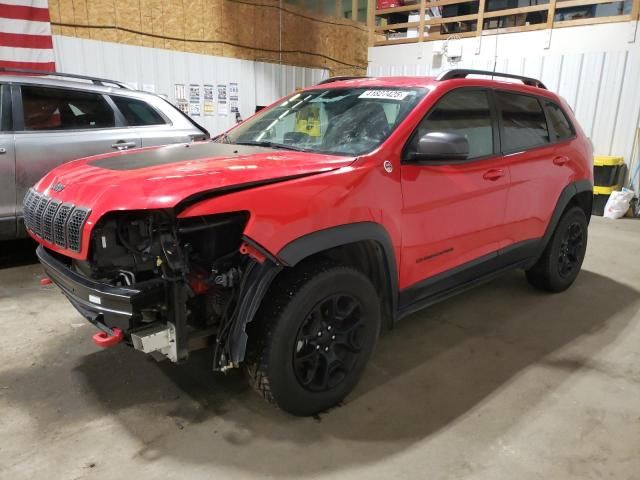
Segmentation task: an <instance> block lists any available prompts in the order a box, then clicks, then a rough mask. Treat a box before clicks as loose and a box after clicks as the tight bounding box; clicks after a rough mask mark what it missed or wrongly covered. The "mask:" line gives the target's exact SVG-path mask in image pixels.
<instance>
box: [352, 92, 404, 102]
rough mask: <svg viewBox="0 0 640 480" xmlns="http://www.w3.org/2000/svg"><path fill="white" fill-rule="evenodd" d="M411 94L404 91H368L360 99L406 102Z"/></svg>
mask: <svg viewBox="0 0 640 480" xmlns="http://www.w3.org/2000/svg"><path fill="white" fill-rule="evenodd" d="M409 93H410V92H403V91H402V90H367V91H366V92H363V93H361V94H360V96H359V97H358V98H381V99H383V100H404V99H405V97H406V96H407V95H409Z"/></svg>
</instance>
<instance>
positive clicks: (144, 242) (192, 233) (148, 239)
mask: <svg viewBox="0 0 640 480" xmlns="http://www.w3.org/2000/svg"><path fill="white" fill-rule="evenodd" d="M248 218H249V216H248V213H247V212H234V213H227V214H218V215H211V216H206V217H193V218H188V219H176V218H175V216H174V214H173V212H170V211H137V212H121V213H120V212H117V213H113V214H110V215H107V216H106V217H104V218H103V219H102V220H101V221H100V222H99V224H98V225H96V227H95V228H94V229H93V231H92V235H91V239H90V242H91V244H90V248H89V252H90V253H89V257H88V259H87V260H84V261H80V260H73V261H72V263H71V268H72V269H73V270H74V271H75V272H77V273H79V274H81V275H83V276H84V277H87V278H90V279H92V280H94V281H97V282H100V283H102V284H108V285H111V286H114V287H123V288H143V287H144V286H146V285H150V284H155V285H157V284H158V281H159V279H161V280H162V287H163V288H161V289H160V290H164V293H163V294H161V295H160V296H159V297H158V296H157V295H156V296H154V297H150V298H153V299H152V300H150V301H149V302H144V303H143V304H141V305H137V306H136V307H137V308H136V309H135V311H134V314H133V315H132V316H131V318H122V317H121V316H111V317H110V316H109V315H108V314H104V318H103V320H104V322H105V323H106V324H107V325H108V327H109V328H110V327H118V328H121V329H122V331H124V332H126V338H127V340H128V341H130V343H131V344H132V345H133V346H134V347H135V348H136V349H138V350H142V351H144V352H146V353H151V354H153V356H154V357H158V358H163V357H167V358H169V359H170V360H172V361H175V362H177V361H181V360H184V359H186V358H187V356H188V353H189V351H191V350H195V349H199V348H206V347H209V346H213V347H214V348H213V351H214V365H213V367H214V370H226V369H227V368H232V367H235V366H237V363H238V362H239V361H240V360H242V357H243V356H244V348H245V346H246V334H245V333H244V324H245V323H246V321H248V320H244V321H243V320H242V319H243V318H244V319H250V316H249V317H247V314H249V315H252V314H253V313H255V309H257V305H256V306H255V308H253V309H252V308H248V304H250V303H252V302H251V295H252V293H251V292H254V289H255V287H256V285H255V283H256V280H258V279H259V278H260V277H261V276H262V274H263V273H265V272H266V271H268V270H274V269H275V271H274V273H273V275H275V273H277V270H278V269H279V267H277V266H276V263H274V262H271V261H269V260H267V259H266V257H265V255H264V254H263V253H261V252H260V251H259V247H258V248H257V249H256V248H255V247H254V246H253V245H251V244H250V243H247V242H250V241H249V240H248V239H243V238H242V232H243V229H244V226H245V224H246V222H247V220H248ZM156 290H157V288H156ZM254 293H255V292H254ZM243 299H244V301H243ZM242 315H244V317H243V316H242Z"/></svg>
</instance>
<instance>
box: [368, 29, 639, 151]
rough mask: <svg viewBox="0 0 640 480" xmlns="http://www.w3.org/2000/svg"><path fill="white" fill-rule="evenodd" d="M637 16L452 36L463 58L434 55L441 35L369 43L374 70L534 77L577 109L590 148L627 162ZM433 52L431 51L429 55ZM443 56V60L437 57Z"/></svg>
mask: <svg viewBox="0 0 640 480" xmlns="http://www.w3.org/2000/svg"><path fill="white" fill-rule="evenodd" d="M636 27H637V25H636V23H635V22H633V23H632V22H629V23H619V24H610V25H594V26H591V27H575V28H563V29H558V30H554V31H553V33H552V36H551V39H549V38H548V36H549V32H545V31H538V32H527V33H516V34H505V35H500V36H499V37H498V38H496V36H495V35H491V36H485V37H483V38H482V40H481V42H482V43H481V44H478V40H477V39H473V38H469V39H462V40H452V41H450V45H451V44H453V43H454V42H457V43H458V45H457V47H461V48H462V57H461V59H460V61H455V62H450V61H448V60H447V58H446V56H445V57H442V56H440V55H439V54H438V52H439V51H442V46H443V44H444V42H426V43H423V44H412V45H394V46H389V47H375V48H371V49H369V71H368V74H369V75H372V76H386V75H437V74H438V73H440V72H441V71H444V70H449V69H451V68H475V69H482V70H493V67H494V62H495V66H496V71H500V72H506V73H514V74H519V75H525V76H530V77H535V78H539V79H540V80H542V82H543V83H545V85H546V86H547V88H549V89H550V90H553V91H555V92H558V93H559V94H560V95H561V96H563V97H564V98H565V99H566V100H567V101H568V103H569V104H570V105H571V107H572V108H573V110H574V111H575V113H576V116H577V118H578V121H579V122H580V124H581V126H582V128H583V129H584V131H585V132H586V134H587V135H588V136H589V137H590V138H591V139H592V141H593V144H594V151H595V154H597V155H598V154H599V155H619V156H623V157H624V158H625V161H626V162H627V163H629V160H630V157H631V154H632V148H633V143H634V136H635V135H636V131H637V129H638V128H639V127H640V91H639V90H640V38H636V35H635V28H636ZM434 54H435V55H434ZM441 58H442V59H443V60H442V61H441V62H439V61H436V60H439V59H441ZM636 155H637V150H636Z"/></svg>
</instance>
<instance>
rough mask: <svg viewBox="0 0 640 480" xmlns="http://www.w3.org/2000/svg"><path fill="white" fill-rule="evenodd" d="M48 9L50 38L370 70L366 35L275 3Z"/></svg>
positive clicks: (68, 3) (71, 0) (121, 3)
mask: <svg viewBox="0 0 640 480" xmlns="http://www.w3.org/2000/svg"><path fill="white" fill-rule="evenodd" d="M49 9H50V11H51V20H52V30H53V33H54V34H61V35H66V36H71V37H82V38H91V39H94V40H104V41H111V42H118V43H122V44H127V45H139V46H145V47H155V48H166V49H169V50H177V51H185V52H191V53H201V54H207V55H223V56H227V57H235V58H241V59H249V60H262V61H265V60H266V61H275V62H279V61H281V60H282V61H286V62H294V64H295V65H302V66H310V67H327V68H330V69H331V70H332V71H334V72H347V71H348V72H350V73H358V74H362V73H364V70H365V68H366V64H367V60H366V46H367V31H366V28H364V27H363V26H357V27H355V28H354V25H357V24H354V23H353V22H351V21H350V20H344V19H337V18H325V17H320V16H318V15H317V14H315V13H310V12H308V11H306V10H304V9H301V8H298V7H295V6H292V5H289V4H284V6H283V7H282V8H281V7H280V2H279V1H278V0H255V1H253V2H246V1H242V2H241V1H237V2H236V1H232V0H50V2H49ZM281 28H282V34H281ZM281 37H282V40H281ZM281 45H282V49H283V50H285V51H284V52H282V53H281V52H280V51H279V49H280V46H281ZM318 54H319V55H318ZM325 57H326V58H325Z"/></svg>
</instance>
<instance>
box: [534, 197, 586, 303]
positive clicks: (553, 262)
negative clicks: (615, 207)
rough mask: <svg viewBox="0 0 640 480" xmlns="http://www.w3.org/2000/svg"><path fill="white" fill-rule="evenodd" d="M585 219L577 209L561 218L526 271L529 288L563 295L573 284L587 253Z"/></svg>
mask: <svg viewBox="0 0 640 480" xmlns="http://www.w3.org/2000/svg"><path fill="white" fill-rule="evenodd" d="M587 227H588V225H587V217H586V216H585V214H584V211H583V210H582V209H581V208H580V207H571V208H569V209H568V210H567V211H566V212H565V213H564V214H563V215H562V217H561V218H560V221H559V222H558V225H557V226H556V229H555V231H554V232H553V235H552V236H551V239H550V240H549V243H548V245H547V247H546V248H545V250H544V252H543V254H542V256H541V257H540V259H539V260H538V261H537V262H536V264H535V265H534V266H533V267H531V268H530V269H529V270H527V272H526V275H527V280H528V281H529V283H530V284H531V285H533V286H534V287H536V288H538V289H540V290H546V291H548V292H562V291H564V290H566V289H567V288H569V287H570V286H571V285H572V284H573V282H574V281H575V279H576V277H577V276H578V273H580V268H581V267H582V262H583V260H584V255H585V252H586V250H587Z"/></svg>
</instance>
